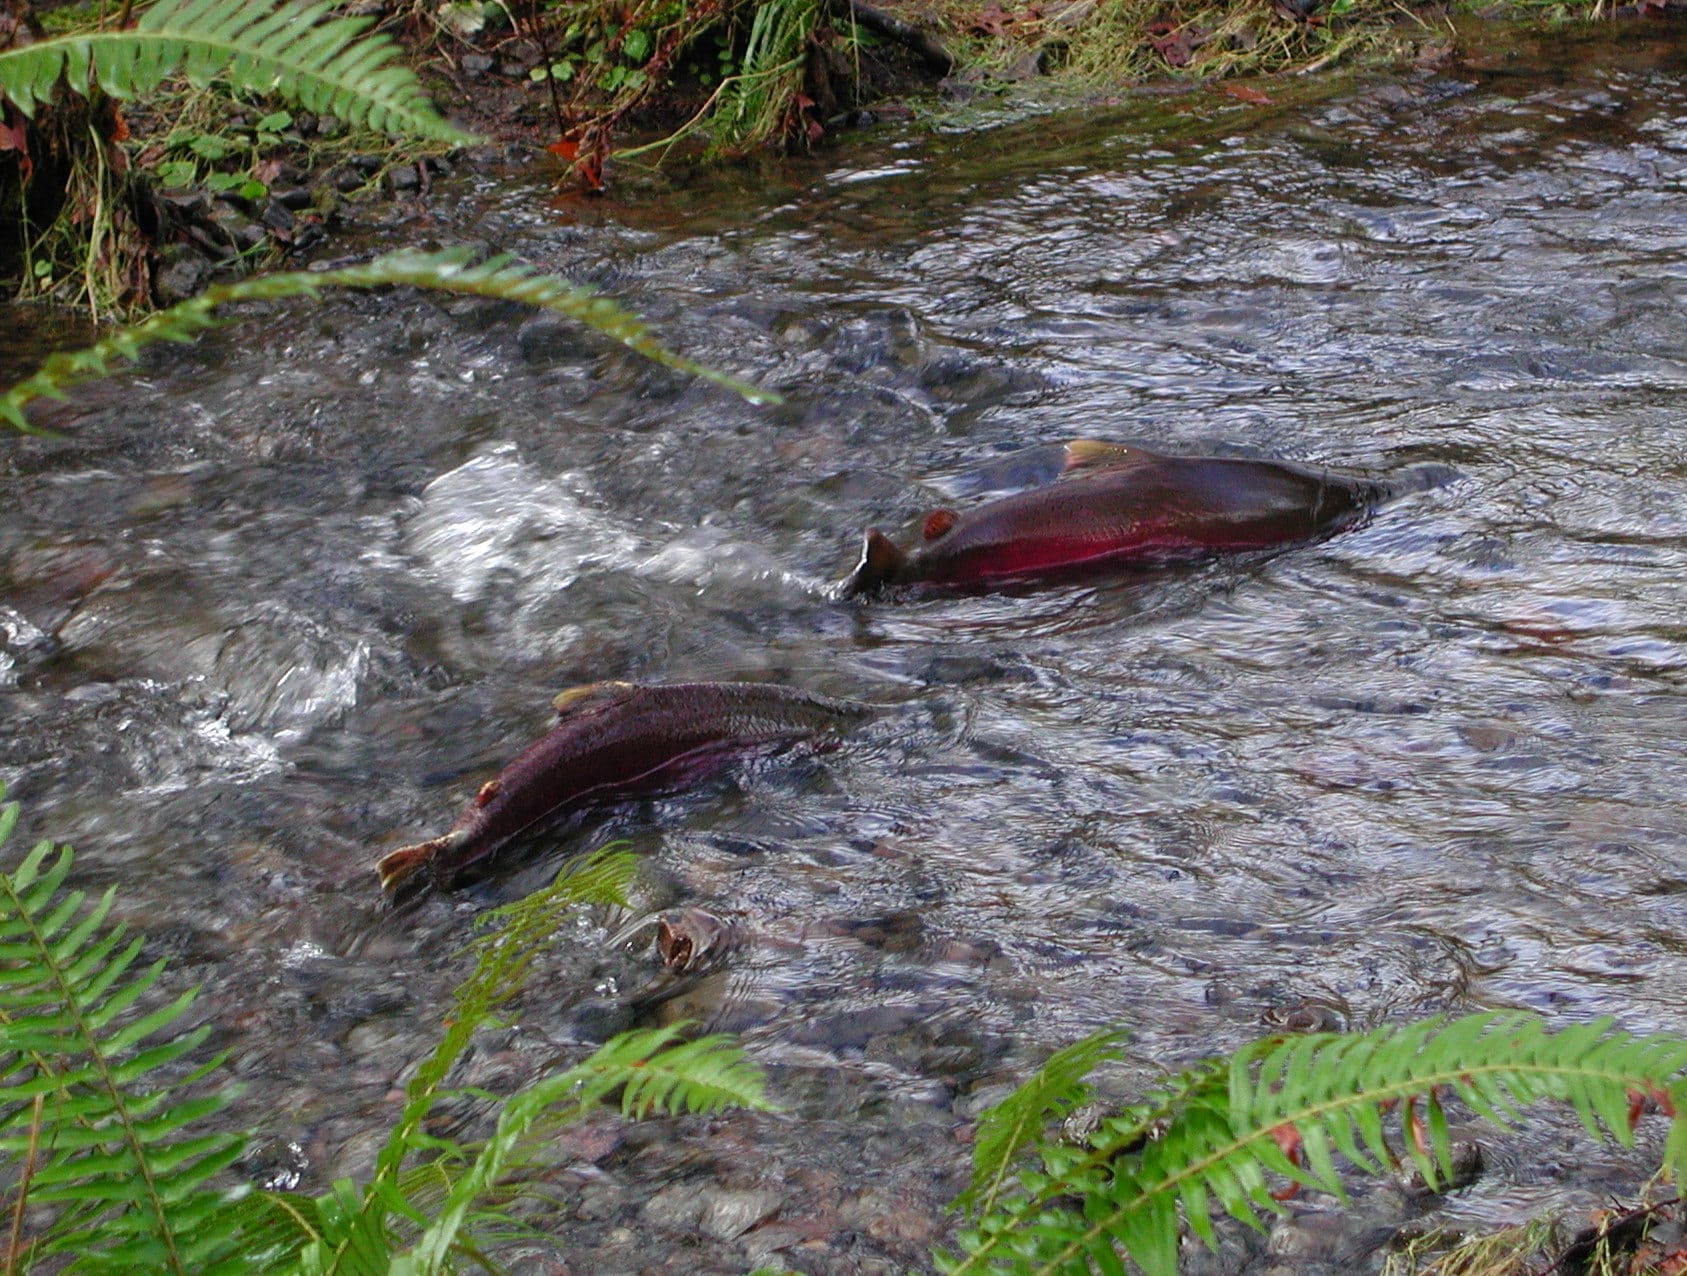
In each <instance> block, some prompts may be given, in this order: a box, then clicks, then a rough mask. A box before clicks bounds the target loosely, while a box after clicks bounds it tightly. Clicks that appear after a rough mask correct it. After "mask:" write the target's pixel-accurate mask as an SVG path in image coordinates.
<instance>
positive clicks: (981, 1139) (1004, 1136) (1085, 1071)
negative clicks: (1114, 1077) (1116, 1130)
mask: <svg viewBox="0 0 1687 1276" xmlns="http://www.w3.org/2000/svg"><path fill="white" fill-rule="evenodd" d="M1128 1035H1129V1034H1128V1032H1127V1031H1126V1030H1125V1029H1124V1028H1122V1027H1112V1028H1103V1029H1101V1030H1100V1031H1098V1032H1094V1033H1091V1034H1090V1035H1089V1036H1087V1037H1085V1038H1083V1039H1082V1040H1081V1041H1075V1042H1073V1043H1072V1044H1071V1045H1069V1046H1065V1047H1063V1048H1062V1049H1059V1050H1056V1051H1055V1052H1054V1053H1053V1054H1052V1055H1050V1056H1049V1057H1048V1059H1047V1060H1046V1061H1044V1063H1043V1065H1042V1067H1040V1068H1038V1069H1037V1070H1036V1071H1035V1072H1033V1073H1032V1074H1031V1076H1030V1077H1029V1078H1028V1079H1027V1080H1026V1081H1025V1082H1024V1083H1023V1084H1021V1085H1020V1086H1019V1088H1018V1089H1016V1090H1015V1091H1014V1092H1013V1093H1012V1094H1010V1095H1009V1096H1008V1097H1007V1098H1005V1099H1003V1100H1002V1101H1001V1102H1000V1103H997V1104H995V1105H994V1106H992V1107H990V1108H989V1109H987V1110H986V1111H985V1112H984V1113H983V1114H982V1115H981V1116H980V1117H979V1119H978V1124H977V1126H976V1128H975V1130H974V1132H973V1145H972V1182H971V1183H970V1184H968V1186H967V1189H966V1191H964V1192H962V1193H961V1195H960V1196H959V1197H957V1198H956V1200H955V1205H956V1206H957V1207H959V1208H960V1209H962V1210H965V1211H967V1212H968V1213H977V1212H980V1211H984V1210H988V1209H989V1208H990V1206H991V1205H993V1204H994V1203H995V1200H996V1195H997V1193H998V1192H999V1191H1000V1190H1001V1186H1002V1184H1003V1183H1004V1182H1005V1181H1006V1180H1007V1176H1008V1173H1009V1171H1010V1170H1011V1169H1012V1168H1013V1163H1014V1161H1015V1159H1016V1158H1017V1157H1018V1155H1019V1152H1020V1151H1021V1149H1023V1148H1024V1147H1025V1145H1026V1144H1027V1143H1029V1142H1031V1141H1032V1140H1034V1139H1035V1138H1037V1136H1038V1135H1039V1134H1041V1133H1042V1131H1043V1128H1044V1127H1045V1126H1046V1125H1048V1123H1049V1122H1050V1121H1053V1120H1056V1119H1058V1118H1060V1117H1063V1116H1065V1115H1066V1114H1067V1113H1068V1112H1070V1111H1072V1109H1073V1108H1076V1107H1078V1106H1080V1105H1081V1104H1084V1103H1087V1102H1088V1101H1089V1098H1090V1095H1091V1090H1090V1087H1089V1086H1088V1085H1086V1084H1085V1082H1084V1078H1085V1077H1087V1076H1089V1074H1090V1073H1092V1072H1094V1071H1095V1069H1096V1068H1097V1067H1098V1066H1099V1065H1100V1064H1102V1063H1103V1062H1105V1061H1107V1060H1110V1059H1117V1058H1118V1057H1119V1053H1120V1046H1121V1045H1122V1043H1123V1042H1124V1040H1125V1038H1126V1037H1127V1036H1128Z"/></svg>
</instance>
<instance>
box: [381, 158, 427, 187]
mask: <svg viewBox="0 0 1687 1276" xmlns="http://www.w3.org/2000/svg"><path fill="white" fill-rule="evenodd" d="M387 184H388V185H389V186H391V187H392V189H393V191H394V192H395V193H396V192H399V191H413V190H415V189H416V188H417V187H419V186H420V185H421V184H422V175H421V174H420V173H418V172H417V171H416V166H415V165H414V164H401V165H399V166H398V167H397V168H395V169H391V170H389V171H388V173H387Z"/></svg>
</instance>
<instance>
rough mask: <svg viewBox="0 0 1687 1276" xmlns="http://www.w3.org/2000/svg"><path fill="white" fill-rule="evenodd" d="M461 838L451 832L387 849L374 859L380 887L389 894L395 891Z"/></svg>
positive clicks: (426, 869) (431, 865)
mask: <svg viewBox="0 0 1687 1276" xmlns="http://www.w3.org/2000/svg"><path fill="white" fill-rule="evenodd" d="M462 840H463V838H462V835H461V834H459V833H456V832H451V833H446V834H445V835H444V836H442V837H436V838H431V839H429V840H428V841H426V842H417V843H416V844H415V845H414V846H401V847H399V848H398V849H397V850H396V851H388V852H387V853H386V854H385V855H383V856H381V858H380V859H378V860H376V861H375V873H376V875H377V876H379V877H380V879H381V889H382V890H383V891H385V892H386V893H387V894H389V895H392V894H394V893H396V892H397V891H398V889H399V888H400V887H401V886H403V885H404V883H406V882H407V881H409V880H410V879H411V878H412V877H414V876H415V875H416V874H417V873H422V872H426V871H428V870H429V869H431V868H432V867H433V866H434V863H435V861H437V860H438V858H439V853H440V852H441V851H447V850H450V849H451V848H452V847H453V846H456V845H457V844H458V843H459V842H461V841H462Z"/></svg>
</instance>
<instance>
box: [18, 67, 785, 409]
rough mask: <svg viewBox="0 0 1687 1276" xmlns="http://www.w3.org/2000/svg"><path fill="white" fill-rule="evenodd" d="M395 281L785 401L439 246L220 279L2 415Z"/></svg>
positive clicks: (637, 328)
mask: <svg viewBox="0 0 1687 1276" xmlns="http://www.w3.org/2000/svg"><path fill="white" fill-rule="evenodd" d="M32 47H33V46H32ZM397 284H407V285H410V286H412V287H417V288H432V289H437V290H441V291H444V292H455V293H466V294H471V295H473V296H477V297H489V298H494V299H497V300H502V301H518V302H523V303H525V304H527V305H530V306H538V307H541V308H543V309H545V310H554V311H556V312H557V313H558V314H562V315H567V316H568V317H569V318H571V319H575V320H578V321H579V322H580V323H583V324H585V325H586V326H587V327H590V328H595V329H596V330H597V331H598V332H601V333H603V334H604V335H605V336H608V337H612V338H614V339H615V340H617V341H619V342H621V343H622V344H623V345H625V346H628V347H629V348H631V349H633V350H636V351H637V352H638V353H639V354H641V355H643V356H644V357H645V358H647V359H651V360H654V361H655V362H657V363H660V364H663V365H665V366H666V367H670V368H674V369H676V370H678V371H681V372H688V373H691V374H692V375H694V376H698V377H701V378H703V379H704V380H705V381H712V382H713V383H714V384H716V385H719V386H724V387H725V388H727V389H729V390H732V391H735V392H736V393H738V394H740V395H742V396H743V397H744V398H745V399H747V400H749V401H750V402H751V403H777V402H779V401H780V400H779V396H778V395H776V394H771V393H769V392H768V391H765V390H758V389H757V388H756V387H755V386H752V385H749V384H748V383H746V382H743V381H740V380H738V379H737V378H735V377H730V376H727V375H726V374H725V373H723V372H716V371H715V370H714V369H712V368H706V367H704V366H703V365H701V364H698V363H694V362H692V361H691V360H690V359H686V358H682V357H681V356H679V355H677V354H674V353H672V352H671V351H669V350H667V349H666V348H665V347H663V346H662V345H661V344H660V343H659V342H657V340H656V339H655V338H654V337H653V336H651V335H650V330H649V329H648V328H646V327H645V325H644V324H643V323H642V322H640V321H639V320H638V319H637V318H635V317H634V316H632V315H630V314H628V313H627V312H626V311H625V310H623V309H621V307H620V306H618V305H616V304H615V303H614V302H613V301H610V300H608V299H606V298H603V297H598V296H595V295H594V294H593V293H592V291H591V290H590V289H588V288H577V287H573V286H571V285H569V284H565V283H563V282H562V281H561V280H558V279H553V278H551V277H550V276H548V275H542V274H539V273H537V272H536V271H534V270H532V269H531V268H529V267H527V266H524V265H521V264H519V263H517V262H514V261H512V260H511V259H510V258H508V257H494V258H492V259H491V260H489V261H486V262H483V263H482V264H480V265H475V264H473V262H472V261H471V258H470V250H468V249H465V248H453V249H446V250H444V251H443V252H437V253H418V252H409V251H405V252H397V253H390V254H388V255H387V256H385V257H377V258H375V260H373V261H371V262H367V263H365V264H363V265H360V266H346V267H342V268H341V269H339V270H325V271H322V272H320V273H312V272H310V271H302V270H301V271H290V272H285V273H282V274H274V275H262V276H259V277H258V278H255V279H243V280H240V281H239V282H237V283H229V284H217V285H214V286H212V287H210V288H207V289H206V290H205V291H204V292H202V293H200V294H199V296H197V297H190V298H189V299H188V300H186V301H183V302H180V303H179V304H177V305H174V306H171V307H170V308H169V309H168V310H160V311H159V312H158V313H157V314H154V315H150V316H148V317H147V318H145V319H143V320H141V321H140V322H139V323H137V324H134V325H132V326H130V327H127V328H121V329H118V330H117V331H115V332H113V333H111V334H110V335H108V336H106V337H103V338H101V339H100V340H99V341H97V342H95V343H94V344H93V345H91V346H88V347H86V348H85V349H82V350H75V351H67V352H64V353H60V354H55V355H51V356H49V357H48V359H47V360H46V362H45V363H43V364H42V365H41V368H40V369H39V370H38V371H37V372H36V373H35V375H34V376H31V377H28V378H26V379H25V380H23V381H20V382H18V383H17V384H15V385H13V386H12V387H11V388H10V389H8V390H7V391H6V392H5V393H4V394H0V419H3V420H5V421H8V422H10V423H11V424H12V425H14V426H16V427H17V428H18V429H20V430H24V431H28V432H33V427H32V426H30V424H29V422H28V420H27V419H26V418H25V417H24V411H23V410H24V408H25V407H26V406H27V405H28V404H30V403H32V402H34V401H35V400H36V399H40V398H53V399H62V398H64V397H65V395H64V391H65V389H66V388H67V387H69V386H72V385H75V384H77V383H78V382H81V381H86V380H90V379H92V378H95V377H103V376H106V375H108V374H109V373H110V372H111V371H112V369H113V367H114V366H115V364H116V363H117V361H118V360H120V359H124V360H133V359H135V358H137V357H138V356H139V354H140V352H141V350H142V349H144V348H145V347H147V346H149V345H153V344H155V343H157V342H160V341H180V342H187V341H192V340H193V339H194V338H195V337H197V336H199V335H200V334H201V333H202V332H205V331H207V330H209V329H212V328H218V327H221V326H223V324H224V323H225V322H227V321H226V320H224V319H223V318H222V317H221V316H219V315H218V314H217V313H216V312H217V310H218V308H219V307H221V306H226V305H228V304H230V303H232V302H237V301H275V300H281V299H284V298H288V297H314V296H317V295H318V294H319V293H320V292H321V291H322V289H323V288H325V287H339V288H381V287H388V286H391V285H397Z"/></svg>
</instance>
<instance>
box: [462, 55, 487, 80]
mask: <svg viewBox="0 0 1687 1276" xmlns="http://www.w3.org/2000/svg"><path fill="white" fill-rule="evenodd" d="M457 65H458V66H460V67H462V68H463V74H464V75H465V76H466V77H468V78H469V79H471V80H478V79H479V78H480V77H481V76H483V75H485V74H486V73H487V72H488V71H490V70H491V69H492V58H491V57H490V56H489V55H488V54H485V53H465V54H464V55H463V56H462V58H461V59H459V61H458V63H457Z"/></svg>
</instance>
